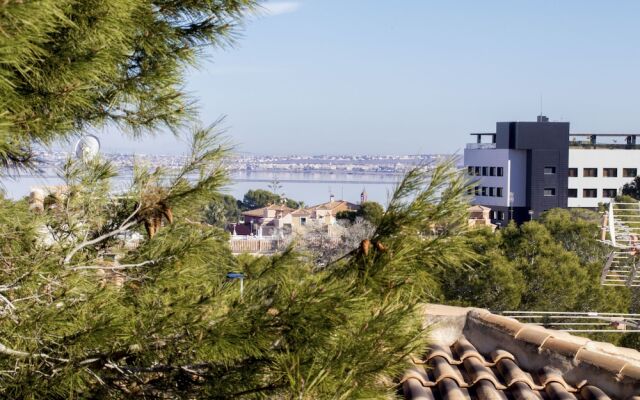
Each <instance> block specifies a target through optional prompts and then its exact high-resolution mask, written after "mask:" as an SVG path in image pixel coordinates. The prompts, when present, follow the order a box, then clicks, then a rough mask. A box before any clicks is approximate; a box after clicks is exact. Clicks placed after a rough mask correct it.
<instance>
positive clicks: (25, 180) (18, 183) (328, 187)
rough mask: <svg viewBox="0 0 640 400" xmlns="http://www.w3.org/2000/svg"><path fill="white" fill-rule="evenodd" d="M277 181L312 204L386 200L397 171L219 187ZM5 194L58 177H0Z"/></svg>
mask: <svg viewBox="0 0 640 400" xmlns="http://www.w3.org/2000/svg"><path fill="white" fill-rule="evenodd" d="M276 178H277V179H278V180H279V181H280V186H281V189H280V191H279V192H281V193H284V194H285V196H286V197H288V198H291V199H294V200H297V201H304V203H305V204H306V205H314V204H319V203H324V202H326V201H329V195H330V194H333V195H334V196H335V198H336V199H343V200H347V201H351V202H354V203H359V202H360V193H361V192H362V190H363V189H364V190H366V192H367V197H368V200H372V201H377V202H379V203H381V204H383V205H386V204H387V200H388V196H389V194H390V193H391V191H392V190H393V188H394V187H395V185H396V183H397V181H398V180H399V179H400V176H398V175H391V174H389V175H387V174H344V173H335V174H332V173H318V172H314V173H300V172H284V173H273V172H238V173H234V174H232V175H231V179H232V183H231V184H230V185H229V186H228V187H225V188H224V189H223V191H224V192H225V193H228V194H231V195H232V196H234V197H236V198H238V199H241V198H242V196H243V195H244V194H245V193H246V192H247V191H248V190H250V189H265V190H269V189H270V185H271V184H272V182H273V181H274V179H276ZM129 181H130V177H127V176H124V177H119V178H116V179H115V180H114V184H113V186H114V187H116V188H122V187H125V186H126V185H127V184H128V183H129ZM0 183H1V184H2V186H3V187H4V190H5V192H6V195H7V196H8V197H10V198H13V199H19V198H21V197H24V196H27V195H28V194H29V191H30V189H31V187H34V186H43V185H59V184H61V183H62V181H61V180H60V179H59V178H58V177H56V176H55V175H52V174H47V175H43V176H20V177H14V178H8V177H4V178H2V179H0Z"/></svg>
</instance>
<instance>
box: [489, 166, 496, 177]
mask: <svg viewBox="0 0 640 400" xmlns="http://www.w3.org/2000/svg"><path fill="white" fill-rule="evenodd" d="M489 176H496V167H491V168H489Z"/></svg>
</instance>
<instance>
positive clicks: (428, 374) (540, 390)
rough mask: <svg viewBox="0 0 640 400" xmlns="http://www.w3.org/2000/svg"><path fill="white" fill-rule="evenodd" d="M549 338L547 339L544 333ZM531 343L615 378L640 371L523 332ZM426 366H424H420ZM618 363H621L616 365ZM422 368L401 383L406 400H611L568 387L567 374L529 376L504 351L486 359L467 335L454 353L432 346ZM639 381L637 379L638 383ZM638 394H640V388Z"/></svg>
mask: <svg viewBox="0 0 640 400" xmlns="http://www.w3.org/2000/svg"><path fill="white" fill-rule="evenodd" d="M545 332H546V333H545ZM522 335H523V337H519V338H518V339H516V340H519V339H522V338H524V339H523V340H526V341H527V342H528V343H534V344H536V345H537V344H538V343H540V342H542V343H543V344H545V346H546V347H545V348H559V349H560V350H561V351H563V352H568V351H570V350H571V349H577V350H579V354H578V358H579V359H580V360H581V361H582V362H585V363H591V364H595V365H597V366H598V367H599V368H605V367H606V368H607V369H608V370H610V371H612V372H615V373H616V374H620V373H623V374H625V376H626V374H627V373H628V374H629V376H634V377H635V376H636V374H638V373H640V368H636V367H635V366H630V365H627V366H626V367H625V368H624V371H621V369H622V367H623V366H625V364H624V361H622V364H621V361H620V360H617V359H616V358H615V357H611V356H608V355H602V354H599V353H595V352H592V351H588V350H584V349H581V347H582V345H581V344H580V343H572V344H566V343H560V342H558V339H557V338H553V339H554V340H552V341H551V343H548V342H549V340H550V338H549V331H548V330H544V329H525V330H523V331H522ZM422 360H424V361H422ZM615 360H617V361H615ZM419 363H420V364H417V365H415V366H414V367H413V368H411V369H409V370H407V372H406V373H405V375H404V377H403V378H402V380H401V383H402V388H403V393H404V396H405V398H407V399H414V400H415V399H420V400H439V399H447V400H452V399H461V400H462V399H480V400H485V399H487V400H489V399H491V400H494V399H500V400H506V399H543V400H554V399H559V400H565V399H566V400H592V399H593V400H606V399H609V398H610V397H609V396H607V394H606V393H605V392H604V391H603V390H602V389H600V388H599V387H597V386H596V385H593V384H590V383H589V382H584V381H583V382H581V383H580V384H579V385H578V386H577V387H576V386H574V385H571V384H570V383H569V382H567V381H566V380H565V378H564V376H563V373H562V372H561V371H559V370H557V369H555V368H552V367H549V366H547V367H544V368H542V369H539V370H536V371H526V370H524V369H523V368H522V367H521V366H520V365H519V363H518V360H517V359H516V357H515V356H514V355H513V354H511V353H510V352H509V351H506V350H504V349H496V350H494V351H492V352H491V353H490V354H486V355H485V354H482V353H480V352H479V351H478V350H477V348H476V347H475V346H474V345H473V343H471V342H470V341H469V340H468V339H467V338H466V337H465V336H464V335H462V336H460V337H459V338H458V340H456V341H455V342H454V343H453V344H452V345H451V346H450V347H447V346H442V345H433V346H432V348H431V349H430V350H429V352H428V354H427V355H426V356H425V357H423V358H421V360H420V361H419ZM634 379H635V378H634ZM639 390H640V388H639Z"/></svg>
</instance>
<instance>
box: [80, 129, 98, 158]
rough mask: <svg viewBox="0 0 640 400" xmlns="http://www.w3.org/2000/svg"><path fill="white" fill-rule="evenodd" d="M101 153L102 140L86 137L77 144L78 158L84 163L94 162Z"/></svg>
mask: <svg viewBox="0 0 640 400" xmlns="http://www.w3.org/2000/svg"><path fill="white" fill-rule="evenodd" d="M99 151H100V140H98V138H97V137H95V136H93V135H85V136H83V137H81V138H80V140H78V142H77V143H76V148H75V153H76V157H77V158H79V159H80V160H82V161H84V162H88V161H91V160H93V159H94V158H95V157H96V156H97V155H98V152H99Z"/></svg>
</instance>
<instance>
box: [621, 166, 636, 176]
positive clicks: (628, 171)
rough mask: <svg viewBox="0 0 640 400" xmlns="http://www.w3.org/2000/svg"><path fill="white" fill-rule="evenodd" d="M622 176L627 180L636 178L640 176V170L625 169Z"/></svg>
mask: <svg viewBox="0 0 640 400" xmlns="http://www.w3.org/2000/svg"><path fill="white" fill-rule="evenodd" d="M622 176H624V177H625V178H635V177H636V176H638V169H637V168H623V169H622Z"/></svg>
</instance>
